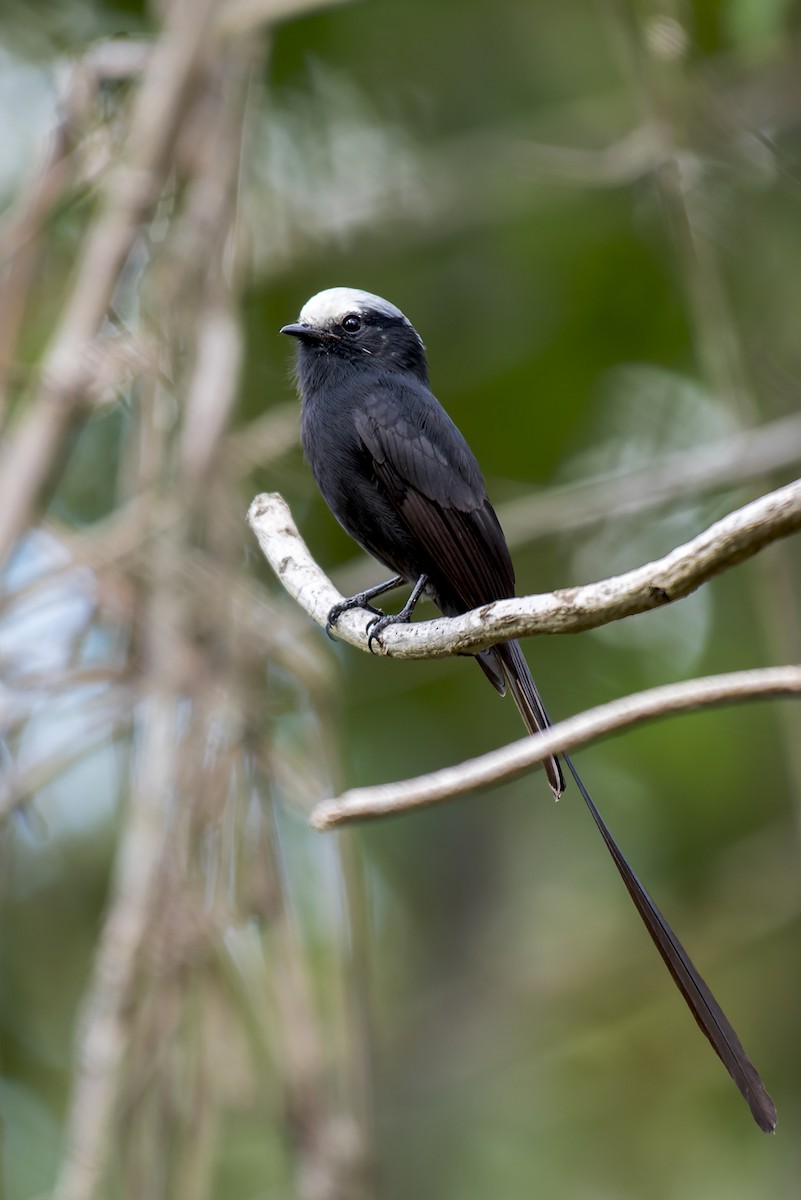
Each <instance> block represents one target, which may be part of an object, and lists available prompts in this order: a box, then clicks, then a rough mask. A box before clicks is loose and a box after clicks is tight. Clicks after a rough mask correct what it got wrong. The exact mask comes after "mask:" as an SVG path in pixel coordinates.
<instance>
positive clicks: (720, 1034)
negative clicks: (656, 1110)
mask: <svg viewBox="0 0 801 1200" xmlns="http://www.w3.org/2000/svg"><path fill="white" fill-rule="evenodd" d="M496 651H497V652H498V655H499V658H500V661H501V662H502V663H503V668H504V674H505V675H506V679H507V682H508V683H509V688H510V691H511V693H512V696H513V697H514V700H515V703H516V704H517V707H518V709H519V710H520V713H521V716H522V717H523V720H524V722H525V724H526V726H527V727H528V729H529V731H530V732H532V733H535V732H537V731H538V730H541V729H547V728H548V727H549V726H550V725H551V724H552V722H551V720H550V718H549V716H548V713H547V712H546V710H545V707H544V705H543V703H542V700H541V698H540V695H539V692H538V691H537V688H536V685H535V683H534V680H533V678H532V676H531V672H530V670H529V668H528V664H527V663H526V660H525V658H524V656H523V652H522V650H521V649H520V646H519V645H518V644H517V643H516V642H507V643H505V644H503V645H501V646H498V647H496ZM562 758H563V759H564V762H565V765H566V766H567V768H568V770H569V771H570V774H571V775H572V776H573V779H574V780H575V782H576V787H577V788H578V790H579V791H580V793H581V795H582V797H583V799H584V803H585V804H586V805H587V808H588V809H589V810H590V813H591V815H592V819H593V821H594V822H595V824H596V826H597V827H598V831H599V832H600V834H601V837H602V838H603V840H604V843H605V845H606V848H607V850H608V851H609V853H610V855H611V856H612V861H613V862H614V864H615V866H616V867H617V869H618V872H619V874H620V877H621V879H622V880H623V882H624V884H625V885H626V890H627V891H628V893H629V895H630V896H631V898H632V900H633V901H634V904H635V907H636V909H637V911H638V913H639V914H640V916H641V917H642V920H643V923H644V924H645V927H646V929H647V930H648V932H649V934H650V935H651V938H652V940H653V942H654V945H655V946H656V948H657V950H658V951H659V953H660V954H661V955H662V958H663V960H664V963H665V966H666V967H667V969H668V970H669V971H670V974H671V975H672V976H673V979H674V980H675V983H676V986H677V987H678V989H679V991H680V992H681V994H682V995H683V996H684V999H685V1001H686V1002H687V1005H688V1007H689V1009H690V1012H691V1013H692V1014H693V1016H694V1017H695V1019H696V1021H697V1022H698V1025H699V1026H700V1028H701V1030H702V1032H703V1033H704V1034H705V1035H706V1037H707V1038H708V1039H709V1041H710V1042H711V1044H712V1047H713V1049H714V1050H715V1053H716V1054H717V1055H718V1057H719V1058H720V1060H721V1062H722V1063H723V1065H724V1066H725V1067H726V1070H727V1071H728V1072H729V1074H730V1075H731V1077H732V1079H733V1080H734V1082H735V1083H736V1084H737V1087H738V1088H739V1089H740V1092H741V1093H742V1095H743V1098H744V1099H745V1102H746V1104H747V1105H748V1107H749V1108H750V1109H751V1113H752V1115H753V1117H754V1120H755V1121H756V1123H757V1125H758V1126H759V1128H760V1129H764V1130H765V1132H766V1133H773V1131H774V1130H775V1128H776V1107H775V1105H774V1103H773V1101H772V1100H771V1098H770V1096H769V1095H768V1093H767V1091H766V1090H765V1085H764V1084H763V1082H762V1080H761V1078H760V1075H759V1072H758V1071H757V1069H756V1067H755V1066H754V1064H753V1063H752V1062H751V1060H750V1059H749V1057H748V1055H747V1054H746V1052H745V1050H744V1049H743V1047H742V1044H741V1042H740V1039H739V1038H738V1037H737V1034H736V1033H735V1032H734V1029H733V1028H732V1026H731V1023H730V1022H729V1020H728V1018H727V1017H726V1015H725V1013H724V1012H723V1010H722V1008H721V1007H720V1005H719V1004H718V1002H717V1000H716V999H715V997H714V996H713V995H712V992H711V991H710V990H709V988H708V987H707V985H706V983H705V982H704V980H703V979H702V978H701V976H700V974H699V973H698V971H697V970H696V968H695V966H694V965H693V962H692V959H691V958H690V956H689V954H688V953H687V951H686V950H685V949H684V947H683V946H682V944H681V942H680V941H679V939H678V938H677V937H676V935H675V933H674V932H673V930H672V929H671V928H670V926H669V925H668V923H667V921H666V920H665V918H664V917H663V916H662V914H661V912H660V911H659V909H658V908H657V906H656V904H655V903H654V901H653V900H652V899H651V897H650V896H649V895H648V892H647V891H646V890H645V888H644V887H643V885H642V883H641V882H640V880H639V879H638V878H637V876H636V874H635V873H634V871H633V870H632V868H631V867H630V866H629V864H628V862H627V860H626V858H625V856H624V854H623V852H622V851H621V849H620V847H619V846H618V844H617V842H616V841H615V839H614V838H613V836H612V833H611V831H610V829H609V826H608V825H607V824H606V822H605V821H604V819H603V817H602V816H601V814H600V813H599V811H598V809H597V808H596V806H595V803H594V801H593V799H592V796H591V795H590V793H589V792H588V790H587V788H586V786H585V784H584V781H583V780H582V778H581V776H580V775H579V773H578V771H577V770H576V768H575V767H574V765H573V761H572V759H571V758H570V757H569V755H567V754H563V755H562ZM545 769H546V774H547V776H548V782H549V783H550V785H551V788H552V789H553V791H554V793H555V795H556V796H557V797H558V796H559V795H560V793H561V792H562V791H563V790H564V778H563V776H562V772H561V769H560V767H559V762H558V759H555V758H552V759H546V762H545Z"/></svg>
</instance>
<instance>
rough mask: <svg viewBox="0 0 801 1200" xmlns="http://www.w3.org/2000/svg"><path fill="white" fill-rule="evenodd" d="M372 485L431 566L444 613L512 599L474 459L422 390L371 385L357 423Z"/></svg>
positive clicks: (507, 563) (506, 558)
mask: <svg viewBox="0 0 801 1200" xmlns="http://www.w3.org/2000/svg"><path fill="white" fill-rule="evenodd" d="M355 421H356V428H357V432H358V434H359V436H360V438H361V440H362V442H363V444H364V446H365V448H366V450H367V451H368V453H369V454H370V456H371V459H372V462H373V469H374V471H375V475H376V479H377V480H378V481H379V483H380V484H381V486H382V488H383V490H384V492H385V494H386V496H387V498H388V499H389V501H390V503H391V504H392V505H393V507H394V508H395V509H396V511H397V512H398V514H399V516H400V517H401V518H402V520H403V522H404V523H405V525H406V526H407V528H408V529H409V531H410V533H411V534H412V536H413V537H414V538H415V539H416V541H417V542H418V543H419V545H420V548H421V550H422V551H423V553H424V555H425V558H426V560H427V561H428V562H429V563H430V564H431V574H432V583H433V584H434V585H435V587H437V589H438V590H440V591H441V593H442V598H443V599H444V600H445V601H446V602H447V605H448V607H449V608H450V607H455V608H456V609H459V608H462V609H464V610H467V609H469V608H475V607H477V606H478V605H480V604H486V603H488V602H489V601H491V600H498V599H502V598H504V597H506V596H511V595H513V593H514V586H515V578H514V569H513V567H512V560H511V557H510V555H509V550H508V547H507V545H506V539H505V538H504V536H503V531H502V530H501V527H500V525H499V523H498V518H497V517H496V516H495V512H494V510H493V508H492V505H491V504H490V502H489V499H488V498H487V493H486V490H485V487H484V480H483V478H482V476H481V470H480V468H479V466H478V463H477V462H476V460H475V457H474V455H473V453H472V451H471V450H470V448H469V446H468V445H467V443H466V441H465V440H464V438H463V437H462V435H461V433H460V432H459V430H458V429H457V428H456V426H455V425H454V423H453V421H451V419H450V417H449V416H448V414H447V413H446V412H445V410H444V409H443V408H442V407H441V405H440V404H439V403H438V401H437V400H436V399H435V398H434V397H433V396H432V395H431V393H430V392H429V391H428V389H427V388H425V387H423V386H422V385H417V384H416V383H414V382H410V384H409V385H408V386H406V385H404V386H403V387H402V388H400V387H398V386H397V384H395V383H394V382H393V384H391V385H387V386H381V385H380V384H376V385H375V386H374V387H373V388H372V389H371V390H370V392H369V394H368V395H366V396H365V397H364V399H363V402H362V404H360V406H359V408H358V410H357V412H356V415H355Z"/></svg>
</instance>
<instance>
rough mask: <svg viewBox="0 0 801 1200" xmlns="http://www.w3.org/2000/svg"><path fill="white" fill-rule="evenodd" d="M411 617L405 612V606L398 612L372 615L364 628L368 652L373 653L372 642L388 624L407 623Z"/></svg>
mask: <svg viewBox="0 0 801 1200" xmlns="http://www.w3.org/2000/svg"><path fill="white" fill-rule="evenodd" d="M411 619H412V614H411V613H407V612H406V608H405V607H404V608H402V609H401V611H400V612H399V613H389V614H388V615H387V614H385V613H379V614H378V615H377V616H375V617H373V619H372V621H370V623H369V625H368V626H367V629H366V633H367V649H368V650H369V651H370V653H371V654H374V653H375V651H374V650H373V642H375V641H376V640H377V639H378V638H380V637H381V634H382V633H383V632H384V630H385V629H388V628H389V626H390V625H408V624H409V621H410V620H411Z"/></svg>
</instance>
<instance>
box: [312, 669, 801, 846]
mask: <svg viewBox="0 0 801 1200" xmlns="http://www.w3.org/2000/svg"><path fill="white" fill-rule="evenodd" d="M798 695H801V666H789V667H766V668H764V669H762V670H754V671H735V672H732V673H731V674H729V675H713V676H709V677H707V678H704V679H688V680H684V681H682V682H680V683H671V684H666V685H665V686H663V687H657V688H651V689H649V690H648V691H645V692H637V693H635V694H634V695H630V696H624V697H623V698H622V699H620V700H613V701H612V702H611V703H609V704H602V705H600V706H599V707H597V708H590V709H587V710H586V712H583V713H579V714H578V715H577V716H575V717H569V718H568V719H567V720H566V721H560V722H559V724H558V725H553V726H552V727H551V728H550V729H548V730H547V732H545V733H538V734H534V735H532V736H529V737H525V738H522V739H521V740H520V741H517V742H512V743H511V745H508V746H503V747H502V748H501V749H500V750H492V751H491V752H490V753H489V754H483V755H481V756H480V757H479V758H472V759H468V760H467V761H466V762H463V763H459V765H458V766H455V767H445V768H443V769H442V770H439V771H432V772H431V773H430V774H428V775H420V776H418V777H417V778H416V779H406V780H403V781H402V782H400V783H383V784H378V785H377V786H376V787H366V788H354V789H352V790H351V791H347V792H343V793H342V795H341V796H337V797H335V798H334V799H332V800H324V801H323V802H322V803H321V804H318V805H317V807H316V808H315V809H314V810H313V812H312V815H311V823H312V825H313V826H314V827H315V828H316V829H331V828H333V827H334V826H336V825H342V824H344V823H345V822H347V821H355V820H362V819H364V818H366V817H380V816H386V815H389V814H392V813H398V812H405V811H406V810H408V809H410V808H420V807H422V806H424V805H428V804H438V803H440V802H441V801H443V800H450V799H452V798H453V797H454V796H461V795H464V793H466V792H472V791H475V790H476V789H477V788H483V787H488V786H490V785H494V784H497V783H500V782H502V781H504V780H509V779H515V778H516V777H517V776H518V775H522V774H524V773H525V772H526V771H529V770H530V769H531V768H532V767H533V766H534V765H535V764H537V763H541V762H542V761H543V760H544V759H546V758H548V757H550V756H551V755H553V754H559V753H562V752H563V751H565V750H570V749H572V748H573V747H575V746H584V745H586V744H587V743H588V742H592V741H596V740H597V739H598V738H601V737H606V736H608V735H609V734H611V733H617V732H619V731H620V730H622V729H630V728H632V727H633V726H635V725H641V724H643V723H644V722H645V721H653V720H655V719H656V718H658V717H666V716H670V715H672V714H674V713H683V712H691V711H693V710H696V709H699V708H711V707H715V706H720V705H724V704H735V703H738V702H741V701H745V700H756V699H765V698H767V697H771V696H798Z"/></svg>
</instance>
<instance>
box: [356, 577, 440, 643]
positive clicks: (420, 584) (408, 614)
mask: <svg viewBox="0 0 801 1200" xmlns="http://www.w3.org/2000/svg"><path fill="white" fill-rule="evenodd" d="M427 583H428V576H427V575H421V576H420V578H419V579H418V580H417V583H416V584H415V585H414V587H413V588H412V594H411V596H410V597H409V599H408V600H407V601H406V603H405V604H404V606H403V608H402V609H401V610H400V612H397V613H390V614H389V615H388V616H384V614H383V613H382V614H381V615H380V616H377V617H373V619H372V621H370V622H369V624H368V626H367V649H368V650H369V651H370V653H372V652H373V642H374V641H376V639H377V638H379V637H380V636H381V634H382V633H383V632H384V630H385V629H388V628H389V626H390V625H408V623H409V621H411V619H412V613H413V612H414V610H415V606H416V605H417V601H418V600H419V599H420V597H421V596H422V594H423V592H424V590H425V587H426V584H427Z"/></svg>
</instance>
